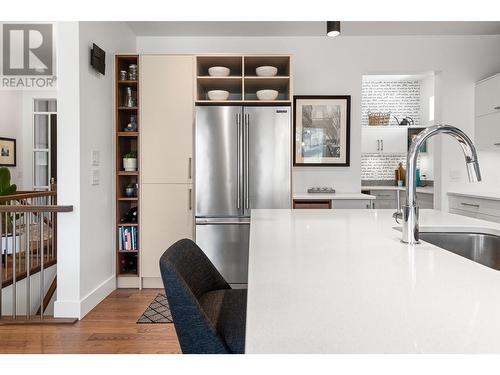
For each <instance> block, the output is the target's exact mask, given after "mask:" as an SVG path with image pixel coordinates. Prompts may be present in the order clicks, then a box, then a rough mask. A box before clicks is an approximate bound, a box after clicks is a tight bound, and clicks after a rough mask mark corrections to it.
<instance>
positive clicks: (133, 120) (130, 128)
mask: <svg viewBox="0 0 500 375" xmlns="http://www.w3.org/2000/svg"><path fill="white" fill-rule="evenodd" d="M123 131H126V132H135V131H137V116H136V115H130V121H129V122H128V123H127V125H125V128H124V129H123Z"/></svg>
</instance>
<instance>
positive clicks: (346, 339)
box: [245, 210, 500, 353]
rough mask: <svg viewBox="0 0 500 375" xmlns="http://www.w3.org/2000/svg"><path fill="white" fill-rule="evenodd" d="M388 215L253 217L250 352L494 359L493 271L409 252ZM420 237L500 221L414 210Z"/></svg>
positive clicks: (427, 251) (497, 327) (273, 213)
mask: <svg viewBox="0 0 500 375" xmlns="http://www.w3.org/2000/svg"><path fill="white" fill-rule="evenodd" d="M392 213H393V210H252V217H251V226H250V228H251V229H250V258H249V280H248V309H247V327H246V349H245V350H246V352H247V353H489V352H496V353H500V340H499V339H498V338H499V337H500V320H499V318H498V317H499V316H500V297H499V291H500V271H496V270H493V269H491V268H488V267H486V266H483V265H481V264H478V263H475V262H473V261H471V260H468V259H466V258H463V257H461V256H459V255H456V254H453V253H451V252H449V251H446V250H444V249H441V248H438V247H436V246H433V245H431V244H428V243H425V242H423V243H421V244H419V245H413V246H411V245H407V244H403V243H402V242H401V241H400V238H401V233H400V232H398V231H397V230H396V229H395V228H394V227H395V222H394V220H393V219H392V217H391V216H392ZM420 226H421V231H443V230H444V231H468V230H469V231H471V230H472V231H474V232H485V233H490V234H497V235H500V224H496V223H493V222H487V221H482V220H477V219H472V218H468V217H465V216H459V215H453V214H448V213H443V212H440V211H436V210H421V211H420Z"/></svg>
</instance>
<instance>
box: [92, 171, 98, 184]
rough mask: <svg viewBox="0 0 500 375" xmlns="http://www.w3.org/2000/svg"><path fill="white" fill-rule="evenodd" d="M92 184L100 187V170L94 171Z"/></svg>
mask: <svg viewBox="0 0 500 375" xmlns="http://www.w3.org/2000/svg"><path fill="white" fill-rule="evenodd" d="M91 174H92V175H91V184H92V185H99V169H92V172H91Z"/></svg>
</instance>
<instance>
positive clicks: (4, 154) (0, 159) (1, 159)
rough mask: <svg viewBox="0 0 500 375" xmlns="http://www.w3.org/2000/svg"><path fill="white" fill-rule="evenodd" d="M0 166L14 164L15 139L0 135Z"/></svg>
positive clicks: (13, 165) (11, 165)
mask: <svg viewBox="0 0 500 375" xmlns="http://www.w3.org/2000/svg"><path fill="white" fill-rule="evenodd" d="M0 166H4V167H15V166H16V140H15V139H13V138H2V137H0Z"/></svg>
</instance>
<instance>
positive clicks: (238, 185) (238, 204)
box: [236, 113, 241, 209]
mask: <svg viewBox="0 0 500 375" xmlns="http://www.w3.org/2000/svg"><path fill="white" fill-rule="evenodd" d="M236 127H237V132H238V133H237V139H238V141H237V143H236V147H237V152H236V153H237V155H238V160H237V163H236V168H237V169H236V192H237V194H236V208H238V209H240V208H241V178H240V174H241V168H240V167H241V165H240V164H241V114H240V113H237V114H236Z"/></svg>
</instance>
